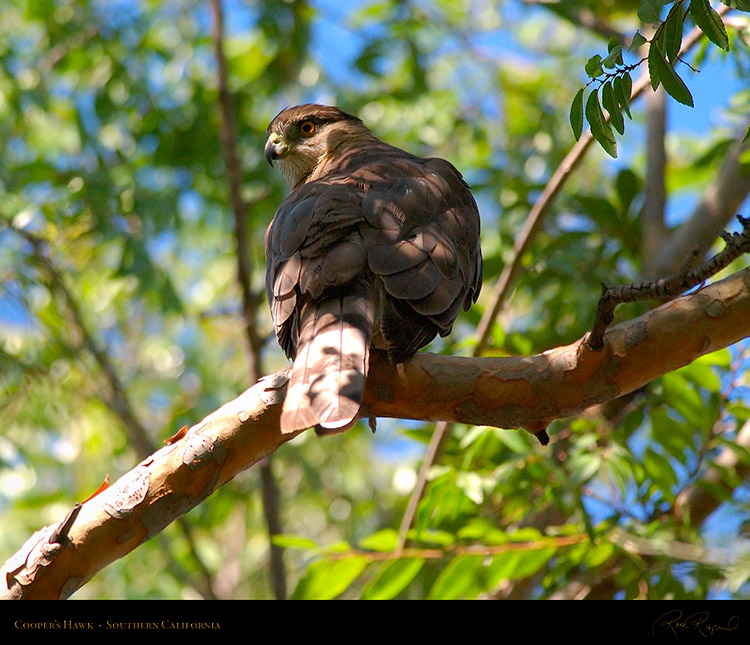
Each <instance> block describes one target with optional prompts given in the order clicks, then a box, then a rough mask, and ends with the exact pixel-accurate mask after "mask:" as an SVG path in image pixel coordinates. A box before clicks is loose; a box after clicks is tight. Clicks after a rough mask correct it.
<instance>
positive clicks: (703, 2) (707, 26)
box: [690, 0, 729, 51]
mask: <svg viewBox="0 0 750 645" xmlns="http://www.w3.org/2000/svg"><path fill="white" fill-rule="evenodd" d="M690 15H691V16H692V18H693V22H695V24H696V25H697V26H698V27H700V29H701V31H702V32H703V33H704V34H706V36H708V37H709V39H710V40H711V42H713V43H714V44H715V45H717V46H718V47H721V48H722V49H723V50H725V51H729V38H728V37H727V30H726V29H725V27H724V22H723V21H722V19H721V16H719V14H718V13H716V11H715V10H714V8H713V7H712V6H711V5H710V4H709V2H708V0H692V2H691V3H690Z"/></svg>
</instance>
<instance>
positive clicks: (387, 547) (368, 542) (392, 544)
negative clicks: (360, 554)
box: [359, 529, 398, 553]
mask: <svg viewBox="0 0 750 645" xmlns="http://www.w3.org/2000/svg"><path fill="white" fill-rule="evenodd" d="M359 545H360V546H361V547H362V548H363V549H367V550H368V551H380V552H383V553H386V552H388V551H394V550H395V549H396V547H397V546H398V531H395V530H394V529H383V530H382V531H378V532H377V533H373V534H372V535H368V536H367V537H365V538H362V539H361V540H360V542H359Z"/></svg>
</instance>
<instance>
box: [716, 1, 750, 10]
mask: <svg viewBox="0 0 750 645" xmlns="http://www.w3.org/2000/svg"><path fill="white" fill-rule="evenodd" d="M721 1H722V2H723V3H724V4H725V5H727V7H731V8H732V9H739V10H740V11H750V0H721Z"/></svg>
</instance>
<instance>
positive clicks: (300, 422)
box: [281, 285, 377, 434]
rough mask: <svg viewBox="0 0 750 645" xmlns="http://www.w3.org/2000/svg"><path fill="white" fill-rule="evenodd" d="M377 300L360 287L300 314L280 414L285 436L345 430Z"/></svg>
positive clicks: (361, 380)
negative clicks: (291, 433) (314, 431)
mask: <svg viewBox="0 0 750 645" xmlns="http://www.w3.org/2000/svg"><path fill="white" fill-rule="evenodd" d="M376 300H377V298H373V297H372V293H370V290H369V289H367V287H366V286H364V285H356V286H355V287H354V288H353V289H351V290H347V292H345V293H342V294H341V295H340V296H338V297H334V298H331V299H327V300H323V301H321V302H310V303H308V304H306V305H305V306H304V308H303V310H302V312H301V313H300V330H299V338H298V341H297V355H296V358H295V359H294V364H293V365H292V372H291V376H290V379H289V385H288V386H287V394H286V398H285V400H284V406H283V408H282V412H281V431H282V432H284V433H290V432H295V431H297V430H304V429H306V428H312V427H315V428H316V431H317V432H318V433H319V434H334V433H337V432H344V431H345V430H348V429H349V428H350V427H351V426H352V425H353V423H354V421H356V419H357V414H358V412H359V408H360V406H361V404H362V395H363V393H364V389H365V379H366V377H367V368H368V365H369V358H370V344H371V343H372V334H373V328H374V320H375V307H376Z"/></svg>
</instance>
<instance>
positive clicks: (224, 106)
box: [211, 0, 287, 599]
mask: <svg viewBox="0 0 750 645" xmlns="http://www.w3.org/2000/svg"><path fill="white" fill-rule="evenodd" d="M211 6H212V9H213V16H214V23H213V41H214V55H215V58H216V64H217V67H218V76H219V110H220V112H221V145H222V149H223V152H224V163H225V165H226V169H227V178H228V181H229V197H230V202H231V205H232V211H233V213H234V237H235V244H236V249H237V282H238V283H239V286H240V293H241V296H242V314H243V315H242V320H243V322H244V330H245V338H246V340H247V345H248V351H247V356H248V361H249V373H250V379H249V381H248V382H250V383H252V382H253V381H256V380H257V379H258V378H259V377H260V375H261V374H262V373H263V361H262V358H263V356H262V349H263V339H262V338H261V337H260V335H259V334H258V320H257V319H258V305H259V303H260V301H261V300H262V299H263V296H262V292H259V293H254V292H253V288H252V266H251V264H250V247H249V244H248V231H247V214H248V204H247V202H246V201H245V200H244V199H243V198H242V169H241V166H240V161H239V157H238V155H237V150H236V141H237V124H236V122H235V118H234V109H233V105H232V103H233V101H232V93H231V92H230V90H229V84H228V82H227V76H228V73H227V62H226V58H225V56H224V12H223V9H222V5H221V0H211ZM261 489H262V498H263V512H264V516H265V519H266V527H267V529H268V534H269V536H270V537H271V538H273V536H274V535H278V534H280V533H282V527H281V515H280V513H279V507H278V500H279V492H278V489H277V486H276V481H275V480H274V477H273V471H272V469H271V462H270V461H269V460H265V461H264V462H263V464H261ZM269 541H270V561H271V586H272V587H273V591H274V595H275V596H276V598H278V599H283V598H286V595H287V589H286V567H285V566H284V559H283V555H284V552H283V549H282V548H281V547H279V546H276V545H275V544H273V540H269Z"/></svg>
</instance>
